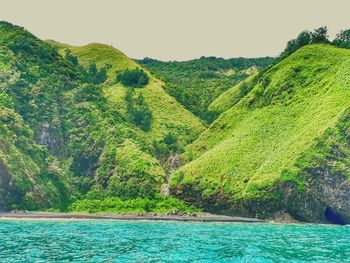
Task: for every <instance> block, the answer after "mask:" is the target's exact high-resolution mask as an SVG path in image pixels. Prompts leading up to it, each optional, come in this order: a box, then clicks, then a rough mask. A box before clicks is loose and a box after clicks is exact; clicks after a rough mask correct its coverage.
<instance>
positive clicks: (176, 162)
mask: <svg viewBox="0 0 350 263" xmlns="http://www.w3.org/2000/svg"><path fill="white" fill-rule="evenodd" d="M183 162H184V161H183V160H182V159H181V157H180V155H179V154H177V153H171V154H170V155H169V157H168V159H167V160H166V162H165V167H166V171H167V173H168V174H171V173H173V172H174V171H175V170H177V169H178V168H179V167H180V166H181V165H182V164H183Z"/></svg>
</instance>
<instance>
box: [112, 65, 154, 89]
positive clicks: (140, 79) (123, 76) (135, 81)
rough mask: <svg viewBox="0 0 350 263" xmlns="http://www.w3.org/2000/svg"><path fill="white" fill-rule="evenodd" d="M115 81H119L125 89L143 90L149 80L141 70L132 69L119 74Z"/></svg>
mask: <svg viewBox="0 0 350 263" xmlns="http://www.w3.org/2000/svg"><path fill="white" fill-rule="evenodd" d="M117 81H120V82H121V83H122V84H123V85H124V86H125V87H129V88H143V87H144V86H146V85H147V84H148V81H149V78H148V76H147V74H146V73H145V72H144V71H143V70H142V69H133V70H125V71H123V72H119V73H118V74H117Z"/></svg>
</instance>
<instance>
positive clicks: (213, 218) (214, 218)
mask: <svg viewBox="0 0 350 263" xmlns="http://www.w3.org/2000/svg"><path fill="white" fill-rule="evenodd" d="M57 219H66V220H72V219H77V220H88V219H95V220H96V219H97V220H119V221H177V222H226V223H230V222H231V223H266V222H268V221H265V220H260V219H256V218H244V217H232V216H220V215H200V214H199V215H197V216H187V215H182V216H180V215H155V216H154V215H130V214H128V215H120V214H103V215H102V214H101V215H100V214H69V213H49V212H24V213H17V212H15V213H0V220H57Z"/></svg>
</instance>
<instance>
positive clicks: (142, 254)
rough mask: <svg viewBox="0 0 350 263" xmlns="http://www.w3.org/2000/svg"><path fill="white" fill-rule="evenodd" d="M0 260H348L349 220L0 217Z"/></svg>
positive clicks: (349, 256)
mask: <svg viewBox="0 0 350 263" xmlns="http://www.w3.org/2000/svg"><path fill="white" fill-rule="evenodd" d="M0 244H1V246H0V259H1V262H61V261H63V262H327V263H328V262H350V227H349V226H321V225H282V224H281V225H280V224H219V223H217V224H216V223H175V222H117V221H0Z"/></svg>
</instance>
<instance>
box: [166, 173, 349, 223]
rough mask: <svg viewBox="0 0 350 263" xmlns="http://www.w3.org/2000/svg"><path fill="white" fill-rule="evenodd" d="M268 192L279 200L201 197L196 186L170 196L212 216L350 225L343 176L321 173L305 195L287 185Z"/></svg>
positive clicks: (220, 195) (182, 187) (217, 195)
mask: <svg viewBox="0 0 350 263" xmlns="http://www.w3.org/2000/svg"><path fill="white" fill-rule="evenodd" d="M271 190H272V191H274V192H280V195H281V199H279V200H246V201H245V200H240V201H235V200H233V199H232V198H230V197H229V196H227V195H225V193H223V192H220V191H218V192H216V193H214V194H213V195H211V196H206V197H204V196H203V195H202V191H203V190H202V189H201V188H200V186H199V185H197V184H193V185H180V186H176V187H175V188H172V189H170V193H171V194H172V195H174V196H177V197H179V198H181V199H184V200H185V201H187V202H189V203H192V204H195V205H196V206H198V207H200V208H203V209H204V210H206V211H209V212H213V213H219V214H226V215H236V216H245V217H256V218H261V219H272V220H278V219H279V218H280V216H279V215H281V214H287V215H290V216H291V217H292V218H294V219H296V220H298V221H303V222H310V223H335V224H350V181H349V180H348V179H347V178H346V177H345V176H343V175H339V174H332V173H330V172H329V171H327V170H323V171H319V173H314V174H313V175H312V176H310V177H309V178H308V179H307V181H306V187H305V190H304V191H299V190H297V189H296V186H295V183H293V182H287V181H286V182H283V183H280V184H279V185H278V186H277V187H276V188H275V189H271Z"/></svg>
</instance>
